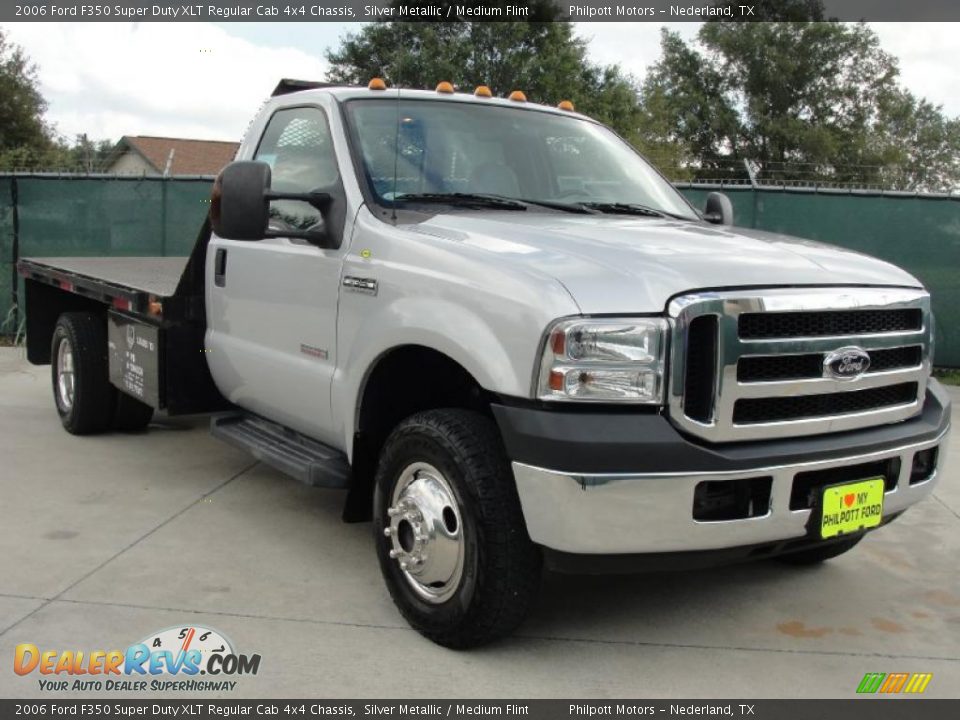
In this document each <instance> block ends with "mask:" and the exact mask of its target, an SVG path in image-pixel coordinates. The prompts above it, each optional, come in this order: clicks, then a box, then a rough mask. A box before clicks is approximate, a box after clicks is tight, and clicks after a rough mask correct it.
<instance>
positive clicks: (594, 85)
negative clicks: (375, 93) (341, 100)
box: [327, 0, 638, 134]
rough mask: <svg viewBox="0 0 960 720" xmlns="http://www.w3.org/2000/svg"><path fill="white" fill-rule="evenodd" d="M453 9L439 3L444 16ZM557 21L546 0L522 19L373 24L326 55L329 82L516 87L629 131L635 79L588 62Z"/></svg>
mask: <svg viewBox="0 0 960 720" xmlns="http://www.w3.org/2000/svg"><path fill="white" fill-rule="evenodd" d="M466 4H467V5H469V6H470V7H474V8H484V7H494V6H496V7H499V6H502V3H496V2H472V3H466ZM448 5H453V4H452V3H440V6H441V8H442V13H443V16H444V17H445V16H446V9H447V6H448ZM458 5H459V6H463V5H464V3H457V4H456V5H454V9H456V6H458ZM559 18H560V9H559V6H556V5H554V3H552V2H549V0H542V1H538V2H534V3H532V4H531V19H530V20H529V21H524V22H496V21H494V22H475V21H471V20H470V19H469V18H468V17H463V18H458V19H457V20H449V21H437V20H433V21H432V22H397V21H386V22H377V23H372V24H370V25H367V26H366V27H364V28H363V29H362V30H361V31H360V32H359V33H355V34H349V35H347V36H346V37H344V38H343V39H342V42H341V46H340V47H339V48H338V49H336V50H331V51H328V53H327V60H328V61H329V62H330V65H331V69H330V71H329V73H328V79H329V80H330V81H332V82H341V83H348V84H354V85H366V83H367V82H368V81H369V80H370V78H372V77H383V78H385V79H386V80H387V81H388V82H389V83H390V84H391V85H392V86H394V87H404V88H417V89H432V88H433V87H435V86H436V84H437V83H438V82H440V81H441V80H447V81H449V82H452V83H453V84H454V86H455V87H457V88H458V89H459V90H461V91H464V92H472V91H473V89H474V87H476V86H477V85H487V86H488V87H489V88H490V89H491V90H492V91H493V93H494V94H495V95H497V96H504V95H507V94H509V93H510V91H512V90H517V89H519V90H523V91H524V93H525V94H526V96H527V98H528V99H529V100H531V101H533V102H541V103H545V104H556V103H557V102H559V101H560V100H571V101H573V103H574V104H575V105H576V107H577V110H579V111H581V112H584V113H586V114H588V115H590V116H592V117H595V118H597V119H599V120H601V121H603V122H605V123H607V124H609V125H611V126H612V127H613V128H614V129H616V130H618V131H620V132H621V133H624V134H631V133H632V132H633V131H634V130H635V128H636V124H637V119H638V112H637V111H638V108H637V95H636V90H635V87H634V84H633V82H632V80H631V79H630V78H629V77H627V76H624V75H623V74H622V73H621V72H620V70H619V68H617V67H616V66H607V67H602V66H598V65H594V64H592V63H590V62H589V61H588V60H587V51H586V43H585V42H584V41H583V40H581V39H579V38H576V37H575V36H574V35H573V28H572V25H571V24H570V23H568V22H562V21H559Z"/></svg>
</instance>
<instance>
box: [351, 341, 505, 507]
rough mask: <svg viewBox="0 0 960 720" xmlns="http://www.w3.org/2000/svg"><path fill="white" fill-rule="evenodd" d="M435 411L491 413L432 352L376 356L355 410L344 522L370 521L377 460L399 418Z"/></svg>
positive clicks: (446, 360) (451, 365) (469, 379)
mask: <svg viewBox="0 0 960 720" xmlns="http://www.w3.org/2000/svg"><path fill="white" fill-rule="evenodd" d="M436 408H463V409H466V410H476V411H477V412H481V413H484V414H490V395H489V393H487V392H486V391H484V390H483V388H481V387H480V385H479V383H478V382H477V381H476V380H475V379H474V377H473V376H472V375H471V374H470V373H469V372H468V371H467V370H466V369H464V367H463V366H462V365H460V364H459V363H458V362H456V361H455V360H453V359H451V358H450V357H448V356H447V355H444V354H443V353H441V352H438V351H436V350H433V349H431V348H428V347H423V346H421V345H406V346H403V347H399V348H396V349H394V350H391V351H389V352H388V353H386V354H385V355H383V356H381V357H380V359H379V360H378V361H377V364H376V365H375V366H374V368H373V370H371V372H370V374H369V376H368V378H367V381H366V383H365V385H364V388H363V392H362V394H361V399H360V403H359V407H358V409H357V428H356V432H355V433H354V436H353V462H352V465H353V483H352V485H351V489H350V494H349V496H348V497H347V506H346V508H345V509H344V519H345V520H347V521H350V522H357V521H364V520H369V519H370V513H371V504H372V498H373V481H374V476H375V474H376V470H377V459H378V458H379V456H380V449H381V448H382V447H383V443H384V442H385V441H386V439H387V436H388V435H389V434H390V431H391V430H392V429H393V428H394V427H396V426H397V424H398V423H399V422H400V421H401V420H403V419H404V418H407V417H410V416H411V415H413V414H414V413H417V412H420V411H421V410H431V409H436Z"/></svg>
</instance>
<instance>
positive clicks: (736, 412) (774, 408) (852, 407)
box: [733, 383, 917, 424]
mask: <svg viewBox="0 0 960 720" xmlns="http://www.w3.org/2000/svg"><path fill="white" fill-rule="evenodd" d="M916 399H917V383H901V384H900V385H889V386H887V387H878V388H871V389H870V390H853V391H851V392H839V393H827V394H825V395H801V396H800V397H772V398H750V399H748V400H737V402H736V403H735V404H734V406H733V422H734V423H740V424H749V423H767V422H779V421H783V420H800V419H803V418H811V417H818V416H823V415H844V414H846V413H854V412H863V411H864V410H876V409H877V408H887V407H892V406H893V405H904V404H910V403H913V402H915V401H916Z"/></svg>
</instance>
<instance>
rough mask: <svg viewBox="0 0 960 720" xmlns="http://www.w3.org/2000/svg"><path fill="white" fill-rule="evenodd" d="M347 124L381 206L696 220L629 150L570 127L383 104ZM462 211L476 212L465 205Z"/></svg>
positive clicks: (454, 106) (525, 113)
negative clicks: (505, 203)
mask: <svg viewBox="0 0 960 720" xmlns="http://www.w3.org/2000/svg"><path fill="white" fill-rule="evenodd" d="M398 102H399V108H398V106H397V104H398ZM398 111H399V112H398ZM347 119H348V123H349V124H350V129H351V133H352V134H353V137H354V139H355V143H356V145H357V146H358V147H359V150H360V154H361V158H362V162H363V171H364V174H365V175H366V181H367V183H368V186H369V188H370V190H371V192H372V193H373V194H374V195H375V196H376V200H377V202H379V203H381V204H386V205H390V204H392V203H394V202H404V203H406V202H417V196H420V198H421V200H429V201H430V202H432V203H436V202H443V196H444V195H448V196H449V197H450V202H451V204H460V205H463V204H465V203H463V202H461V201H462V200H463V196H464V195H471V196H474V198H476V196H479V195H491V196H496V197H498V198H511V199H515V200H524V201H527V202H529V203H538V202H540V203H544V204H547V205H552V206H555V207H557V208H558V209H560V208H562V207H563V206H570V207H573V208H578V207H579V208H593V209H595V210H598V211H600V212H614V213H616V212H621V211H622V212H624V213H628V214H633V215H637V214H641V213H638V212H637V211H636V208H638V207H639V208H646V209H648V210H652V211H655V212H652V213H642V214H651V215H656V214H658V213H662V214H665V215H670V216H674V217H680V218H683V219H688V220H697V219H698V218H697V217H696V215H695V213H694V212H693V210H692V209H691V208H690V206H689V205H688V204H687V202H686V201H685V200H684V199H683V197H682V196H681V195H680V193H678V192H677V191H676V190H675V189H674V188H673V187H672V186H671V185H670V183H668V182H667V181H666V180H664V179H663V178H662V177H661V176H660V175H659V174H658V173H657V172H656V171H655V170H654V169H653V168H652V167H651V166H650V165H649V164H648V163H647V162H646V161H645V160H644V159H643V158H642V157H640V155H638V154H637V153H636V152H635V151H634V150H633V148H631V147H630V146H629V145H628V144H627V143H625V142H624V141H623V140H621V139H620V138H619V137H617V135H616V134H614V133H613V132H611V131H610V130H608V129H607V128H605V127H603V126H601V125H598V124H596V123H593V122H588V121H585V120H581V119H578V118H576V117H572V116H571V117H565V116H563V115H557V114H554V113H547V112H538V111H536V110H524V109H520V108H511V107H503V106H502V105H493V104H491V105H482V104H479V103H473V102H456V101H446V102H444V101H436V100H400V101H397V100H390V99H386V98H384V99H377V100H352V101H349V102H348V103H347ZM398 120H399V128H398V125H397V122H398ZM466 206H468V207H471V208H475V207H479V206H480V205H478V204H477V203H476V200H474V202H473V203H466ZM489 207H491V208H494V209H495V208H496V205H495V204H494V203H491V204H490V205H489ZM630 207H632V208H633V211H630V210H629V208H630ZM617 208H621V209H622V210H617ZM641 212H642V211H641Z"/></svg>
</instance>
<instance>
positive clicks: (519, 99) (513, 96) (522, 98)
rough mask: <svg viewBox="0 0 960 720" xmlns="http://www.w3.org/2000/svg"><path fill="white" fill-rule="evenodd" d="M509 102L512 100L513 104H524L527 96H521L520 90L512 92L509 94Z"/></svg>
mask: <svg viewBox="0 0 960 720" xmlns="http://www.w3.org/2000/svg"><path fill="white" fill-rule="evenodd" d="M510 100H513V101H514V102H526V101H527V96H526V95H524V94H523V91H522V90H514V91H513V92H512V93H510Z"/></svg>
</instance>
